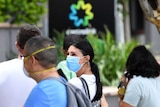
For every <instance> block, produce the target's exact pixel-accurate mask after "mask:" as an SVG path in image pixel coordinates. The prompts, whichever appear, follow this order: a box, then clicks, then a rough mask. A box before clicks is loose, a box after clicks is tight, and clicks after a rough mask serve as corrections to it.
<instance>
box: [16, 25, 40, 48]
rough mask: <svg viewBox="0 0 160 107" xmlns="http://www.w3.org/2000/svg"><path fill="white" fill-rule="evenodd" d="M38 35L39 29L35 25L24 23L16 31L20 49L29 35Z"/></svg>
mask: <svg viewBox="0 0 160 107" xmlns="http://www.w3.org/2000/svg"><path fill="white" fill-rule="evenodd" d="M40 35H41V31H40V29H39V28H38V27H37V26H36V25H33V24H25V25H24V26H22V27H21V28H20V29H19V31H18V33H17V43H18V45H19V47H20V48H21V49H24V45H25V44H26V41H27V40H29V39H30V38H31V37H34V36H40Z"/></svg>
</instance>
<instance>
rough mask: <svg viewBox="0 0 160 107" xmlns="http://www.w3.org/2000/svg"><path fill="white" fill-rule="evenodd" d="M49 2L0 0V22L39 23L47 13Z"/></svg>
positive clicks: (45, 0)
mask: <svg viewBox="0 0 160 107" xmlns="http://www.w3.org/2000/svg"><path fill="white" fill-rule="evenodd" d="M46 2H47V0H0V4H1V6H0V16H1V17H0V22H8V23H11V24H22V23H37V22H38V21H39V20H40V19H41V16H42V15H43V14H44V13H45V12H46V7H45V6H46Z"/></svg>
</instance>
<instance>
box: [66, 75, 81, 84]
mask: <svg viewBox="0 0 160 107" xmlns="http://www.w3.org/2000/svg"><path fill="white" fill-rule="evenodd" d="M68 82H69V83H71V84H73V85H76V86H77V85H79V84H81V80H80V79H79V78H78V77H74V78H72V79H70V80H69V81H68Z"/></svg>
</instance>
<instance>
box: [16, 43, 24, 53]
mask: <svg viewBox="0 0 160 107" xmlns="http://www.w3.org/2000/svg"><path fill="white" fill-rule="evenodd" d="M15 45H16V48H17V50H18V52H20V53H21V54H23V49H22V48H21V47H20V46H19V45H18V43H17V42H15Z"/></svg>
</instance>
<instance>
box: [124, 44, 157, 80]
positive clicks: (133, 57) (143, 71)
mask: <svg viewBox="0 0 160 107" xmlns="http://www.w3.org/2000/svg"><path fill="white" fill-rule="evenodd" d="M126 70H127V72H128V73H129V75H130V76H131V77H133V75H136V76H142V77H148V78H152V77H153V78H154V77H157V76H159V74H160V65H159V64H158V62H157V61H156V59H155V58H154V56H153V55H152V54H151V53H150V52H149V51H148V50H147V49H146V48H145V47H144V46H143V45H140V46H137V47H135V48H134V49H133V50H132V52H131V53H130V55H129V57H128V59H127V62H126Z"/></svg>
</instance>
